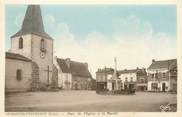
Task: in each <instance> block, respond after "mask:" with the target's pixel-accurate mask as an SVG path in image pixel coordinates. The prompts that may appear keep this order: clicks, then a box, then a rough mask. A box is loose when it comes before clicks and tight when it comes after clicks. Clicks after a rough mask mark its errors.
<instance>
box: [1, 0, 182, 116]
mask: <svg viewBox="0 0 182 117" xmlns="http://www.w3.org/2000/svg"><path fill="white" fill-rule="evenodd" d="M6 4H75V5H76V4H134V5H137V4H140V5H141V4H142V5H145V4H174V5H176V6H177V60H178V61H177V62H178V63H177V64H178V85H177V92H178V93H177V112H173V113H171V112H167V113H161V112H160V113H159V112H117V113H113V115H109V114H107V112H106V113H102V112H95V114H94V113H93V114H91V115H86V114H85V113H84V112H74V114H73V115H69V113H67V112H59V113H57V114H55V115H52V117H53V116H72V117H73V116H74V117H75V116H79V117H81V116H94V117H95V116H108V117H109V116H119V117H133V116H139V117H146V116H148V117H153V116H165V117H171V116H174V117H180V115H182V79H181V78H182V51H181V50H182V16H181V14H182V0H165V1H164V0H161V1H160V0H102V1H101V0H99V1H98V0H29V1H28V0H0V18H1V20H0V35H1V37H0V57H1V58H0V67H1V68H0V78H1V81H2V82H0V83H1V84H0V92H1V95H0V105H1V106H0V116H1V117H3V116H17V117H23V116H35V115H36V116H42V117H45V115H46V116H51V115H50V113H42V114H41V113H39V112H31V113H29V114H28V113H24V112H20V113H17V114H16V113H15V114H14V115H13V114H11V113H8V112H4V108H5V107H4V100H5V96H4V86H5V79H4V78H5V69H4V66H5V59H4V58H5V5H6Z"/></svg>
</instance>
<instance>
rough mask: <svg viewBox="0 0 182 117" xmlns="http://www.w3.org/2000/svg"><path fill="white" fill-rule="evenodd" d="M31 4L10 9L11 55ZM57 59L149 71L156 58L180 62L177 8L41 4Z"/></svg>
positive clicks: (92, 68) (91, 67)
mask: <svg viewBox="0 0 182 117" xmlns="http://www.w3.org/2000/svg"><path fill="white" fill-rule="evenodd" d="M26 8H27V6H26V5H6V8H5V12H6V13H5V14H6V15H5V21H6V24H5V27H6V34H5V36H6V41H5V45H6V50H8V49H9V48H10V36H12V35H13V34H15V33H16V32H17V31H18V30H19V29H20V28H21V25H22V21H23V18H24V15H25V11H26ZM41 10H42V17H43V22H44V28H45V31H46V32H47V33H48V34H49V35H50V36H51V37H53V38H54V55H55V56H58V57H60V58H71V60H75V61H80V62H87V63H88V65H89V70H90V72H91V73H92V75H93V77H95V72H96V71H97V69H98V68H104V67H113V68H114V57H116V58H117V68H118V69H135V68H137V67H139V68H141V67H145V68H147V67H149V65H150V64H151V62H152V59H155V60H164V59H173V58H177V56H176V54H177V39H176V37H177V36H176V6H175V5H41Z"/></svg>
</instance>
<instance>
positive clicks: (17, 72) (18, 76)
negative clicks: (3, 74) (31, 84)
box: [16, 69, 22, 81]
mask: <svg viewBox="0 0 182 117" xmlns="http://www.w3.org/2000/svg"><path fill="white" fill-rule="evenodd" d="M16 79H17V80H18V81H20V80H21V79H22V71H21V69H17V70H16Z"/></svg>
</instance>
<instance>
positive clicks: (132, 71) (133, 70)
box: [118, 69, 137, 74]
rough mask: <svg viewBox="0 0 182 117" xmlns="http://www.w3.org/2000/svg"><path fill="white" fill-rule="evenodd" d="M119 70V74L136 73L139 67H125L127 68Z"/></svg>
mask: <svg viewBox="0 0 182 117" xmlns="http://www.w3.org/2000/svg"><path fill="white" fill-rule="evenodd" d="M118 72H119V74H126V73H136V72H137V69H129V70H127V69H125V70H119V71H118Z"/></svg>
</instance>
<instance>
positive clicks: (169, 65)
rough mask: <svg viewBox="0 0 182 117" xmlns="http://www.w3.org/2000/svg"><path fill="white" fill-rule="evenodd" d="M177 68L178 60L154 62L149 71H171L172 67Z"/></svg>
mask: <svg viewBox="0 0 182 117" xmlns="http://www.w3.org/2000/svg"><path fill="white" fill-rule="evenodd" d="M175 66H177V59H170V60H160V61H154V62H153V63H152V64H151V65H150V66H149V67H148V69H161V68H167V69H171V68H172V67H175Z"/></svg>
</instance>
